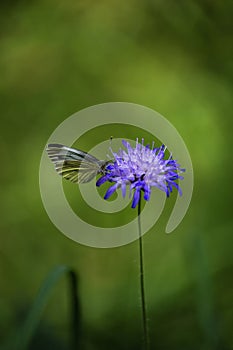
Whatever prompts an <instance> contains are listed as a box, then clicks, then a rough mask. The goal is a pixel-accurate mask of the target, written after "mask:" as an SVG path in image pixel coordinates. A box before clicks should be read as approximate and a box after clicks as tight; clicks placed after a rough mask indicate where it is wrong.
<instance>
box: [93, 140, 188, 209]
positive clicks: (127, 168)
mask: <svg viewBox="0 0 233 350" xmlns="http://www.w3.org/2000/svg"><path fill="white" fill-rule="evenodd" d="M143 142H144V140H143V139H142V143H141V144H140V143H139V142H138V139H137V141H136V146H135V147H131V145H130V144H129V143H128V142H126V141H125V140H123V141H122V144H123V146H124V147H125V148H126V150H122V149H120V150H119V152H118V153H114V152H112V153H113V156H114V160H113V163H109V164H108V165H107V166H106V169H105V174H104V175H103V176H102V177H101V178H100V179H99V180H98V181H97V183H96V186H100V185H102V184H103V183H105V182H107V181H108V182H110V183H114V185H112V186H111V187H110V188H109V189H108V190H107V192H106V194H105V196H104V199H108V198H109V197H110V196H111V195H112V194H113V193H114V192H115V191H116V190H117V189H118V188H121V190H122V195H123V197H125V195H126V186H127V185H129V186H130V195H132V192H134V194H133V201H132V208H135V207H136V206H137V204H138V202H139V200H140V196H141V192H143V193H144V199H145V200H146V201H149V199H150V195H151V187H153V186H154V187H157V188H159V189H160V190H162V191H164V192H165V193H166V195H167V197H169V195H170V193H171V192H172V189H173V187H175V188H176V189H177V190H178V192H179V194H180V195H182V192H181V189H180V187H179V185H178V184H177V182H176V181H177V180H178V179H183V177H182V176H181V175H180V173H181V172H183V171H185V169H181V168H180V165H179V164H178V163H177V161H176V160H173V159H172V155H171V154H170V156H169V158H168V159H165V151H166V147H165V146H164V145H162V146H161V147H158V148H154V143H153V144H152V147H151V148H150V146H149V145H147V146H144V145H143Z"/></svg>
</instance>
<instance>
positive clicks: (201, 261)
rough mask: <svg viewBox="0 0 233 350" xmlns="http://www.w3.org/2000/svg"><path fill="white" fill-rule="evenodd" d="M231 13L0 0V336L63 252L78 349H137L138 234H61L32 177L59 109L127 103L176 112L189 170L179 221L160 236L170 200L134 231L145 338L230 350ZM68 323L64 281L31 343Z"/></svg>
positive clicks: (148, 4) (225, 9)
mask: <svg viewBox="0 0 233 350" xmlns="http://www.w3.org/2000/svg"><path fill="white" fill-rule="evenodd" d="M232 15H233V3H232V1H228V0H226V1H210V0H202V1H201V0H197V1H192V0H188V1H185V0H181V1H179V2H178V1H172V0H168V1H162V0H146V1H139V0H128V1H122V0H118V1H116V0H115V1H107V0H105V1H103V0H102V1H99V2H97V1H96V2H95V1H93V0H86V1H84V0H82V1H75V0H72V1H67V2H65V1H61V0H56V1H55V0H46V1H45V0H42V1H36V0H34V1H19V0H18V1H17V0H15V1H9V2H5V3H2V4H1V10H0V22H1V32H0V35H1V41H0V52H1V55H0V67H1V78H0V96H1V139H0V146H1V159H2V166H1V201H0V203H1V204H0V205H1V221H0V230H1V244H0V283H1V286H0V338H1V340H2V341H5V340H6V339H7V338H8V337H9V336H12V334H14V331H15V329H17V328H18V327H19V325H20V324H21V323H22V322H23V320H24V317H25V315H26V314H27V311H28V310H29V309H30V305H31V304H32V302H33V300H34V298H35V295H36V293H37V291H38V288H39V287H40V285H41V283H42V281H43V280H44V278H45V277H46V276H47V275H48V273H49V272H50V271H51V269H53V267H54V266H56V265H58V264H68V265H70V266H72V267H74V268H75V270H76V271H77V272H78V275H79V281H80V289H79V294H80V299H81V306H82V329H83V331H82V338H83V346H82V349H85V350H89V349H93V350H95V349H140V348H141V347H140V343H141V333H140V332H141V319H140V316H141V315H140V303H139V290H138V287H139V286H138V277H139V276H138V244H137V242H134V243H132V244H130V245H127V246H123V247H121V248H116V249H107V250H104V249H94V248H89V247H85V246H81V245H79V244H77V243H75V242H73V241H71V240H69V239H68V238H66V237H65V236H64V235H62V234H61V233H60V232H59V231H58V230H57V229H56V228H55V227H54V226H53V224H52V223H51V222H50V220H49V218H48V216H47V214H46V212H45V210H44V208H43V205H42V202H41V198H40V191H39V184H38V171H39V162H40V157H41V153H42V151H43V148H44V146H45V143H46V141H47V139H48V137H49V136H50V134H51V132H52V131H53V130H54V129H55V128H56V127H57V126H58V125H59V124H60V123H61V122H62V121H63V120H64V119H65V118H67V117H68V116H69V115H71V114H72V113H74V112H76V111H78V110H80V109H82V108H85V107H88V106H90V105H94V104H98V103H103V102H110V101H126V102H134V103H138V104H142V105H145V106H148V107H150V108H152V109H155V110H157V111H158V112H160V113H161V114H162V115H164V116H165V117H166V118H167V119H168V120H169V121H170V122H171V123H172V124H174V126H175V127H176V128H177V130H178V131H179V132H180V134H181V135H182V137H183V139H184V141H185V142H186V145H187V147H188V149H189V151H190V154H191V158H192V161H193V166H194V173H195V188H194V193H193V199H192V202H191V206H190V208H189V211H188V213H187V215H186V216H185V218H184V220H183V222H182V223H181V225H180V226H179V227H178V228H177V229H176V231H175V232H174V233H173V234H172V235H165V234H164V231H165V225H166V221H167V218H168V215H169V212H170V210H171V207H172V205H174V200H171V202H169V203H168V205H167V206H166V209H165V213H164V215H163V216H162V217H161V219H160V220H159V222H158V223H157V224H156V225H155V227H153V229H151V231H150V232H148V233H147V234H146V236H144V250H145V268H146V293H147V304H148V314H149V327H150V333H151V348H152V349H159V350H160V349H169V350H173V349H179V350H181V349H185V350H187V349H195V350H196V349H201V350H210V349H211V350H212V349H221V350H224V349H233V332H232V329H233V278H232V273H233V254H232V243H233V236H232V228H233V221H232V208H231V203H232V183H231V180H232V170H233V167H232V126H233V125H232V124H233V123H232V107H233V103H232V82H233V80H232V68H233V61H232V57H233V46H232V34H233V33H232V32H233V31H232ZM111 134H112V132H111ZM135 136H138V135H135ZM139 137H140V135H139ZM89 141H90V143H93V139H91V140H88V139H87V140H86V142H87V144H88V142H89ZM77 204H78V198H77ZM68 322H69V320H68V294H67V289H66V285H65V282H64V281H62V282H60V283H59V286H58V287H57V288H56V289H55V290H54V294H53V297H52V299H51V302H50V303H49V305H48V307H47V308H46V312H45V313H44V315H43V318H42V320H41V323H40V327H39V329H38V331H37V334H36V335H35V337H34V339H33V342H32V344H31V347H30V349H41V348H42V347H43V348H44V349H58V350H59V349H69V328H68Z"/></svg>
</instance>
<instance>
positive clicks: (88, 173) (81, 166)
mask: <svg viewBox="0 0 233 350" xmlns="http://www.w3.org/2000/svg"><path fill="white" fill-rule="evenodd" d="M46 151H47V153H48V156H49V158H50V159H51V161H52V162H53V163H54V165H55V169H56V171H57V172H58V174H59V175H61V176H62V177H63V178H65V179H67V180H69V181H71V182H74V183H87V182H90V181H91V180H92V179H94V178H95V177H96V175H98V174H104V173H105V168H106V165H107V164H108V163H109V161H104V160H98V159H97V158H96V157H94V156H92V155H91V154H89V153H87V152H84V151H81V150H78V149H75V148H69V147H66V146H64V145H61V144H49V145H48V146H47V148H46Z"/></svg>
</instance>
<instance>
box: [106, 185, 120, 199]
mask: <svg viewBox="0 0 233 350" xmlns="http://www.w3.org/2000/svg"><path fill="white" fill-rule="evenodd" d="M117 188H118V183H116V184H115V185H113V186H111V187H109V189H108V190H107V192H106V193H105V196H104V199H108V198H109V197H110V196H111V195H112V194H113V193H114V192H115V191H116V190H117Z"/></svg>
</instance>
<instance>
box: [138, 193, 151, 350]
mask: <svg viewBox="0 0 233 350" xmlns="http://www.w3.org/2000/svg"><path fill="white" fill-rule="evenodd" d="M140 215H141V195H140V199H139V203H138V232H139V268H140V292H141V308H142V326H143V344H144V349H145V350H149V334H148V326H147V314H146V300H145V285H144V265H143V246H142V228H141V216H140Z"/></svg>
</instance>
